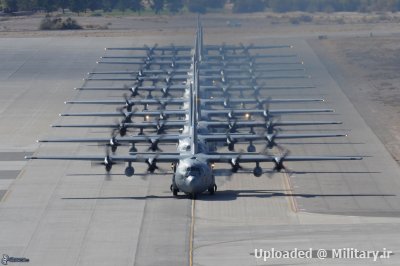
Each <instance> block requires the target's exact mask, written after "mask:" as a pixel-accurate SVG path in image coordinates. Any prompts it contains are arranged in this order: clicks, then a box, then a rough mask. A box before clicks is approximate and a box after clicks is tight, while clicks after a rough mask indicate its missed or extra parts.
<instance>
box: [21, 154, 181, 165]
mask: <svg viewBox="0 0 400 266" xmlns="http://www.w3.org/2000/svg"><path fill="white" fill-rule="evenodd" d="M186 157H187V156H182V155H180V154H179V153H160V154H157V153H138V154H132V155H126V156H120V155H109V156H108V158H109V159H111V161H114V162H117V161H119V162H146V161H148V160H149V159H155V160H157V162H166V163H169V162H176V161H178V160H179V159H182V158H186ZM105 158H106V157H105V156H101V155H80V156H63V155H51V156H46V155H43V156H25V159H28V160H74V161H98V162H102V161H104V160H105Z"/></svg>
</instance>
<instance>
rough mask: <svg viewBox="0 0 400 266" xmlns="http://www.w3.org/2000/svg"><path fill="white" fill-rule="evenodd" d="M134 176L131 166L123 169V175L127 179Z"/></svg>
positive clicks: (133, 169)
mask: <svg viewBox="0 0 400 266" xmlns="http://www.w3.org/2000/svg"><path fill="white" fill-rule="evenodd" d="M134 174H135V168H133V167H132V166H128V167H126V168H125V175H126V176H128V177H131V176H133V175H134Z"/></svg>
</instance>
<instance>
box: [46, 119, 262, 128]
mask: <svg viewBox="0 0 400 266" xmlns="http://www.w3.org/2000/svg"><path fill="white" fill-rule="evenodd" d="M187 123H188V122H187V121H186V120H178V121H170V120H165V121H163V122H161V123H157V122H151V121H150V122H135V123H121V124H66V125H52V126H51V127H77V128H79V127H83V128H118V127H126V128H156V127H164V128H168V127H183V126H184V125H186V124H187ZM264 124H265V123H264Z"/></svg>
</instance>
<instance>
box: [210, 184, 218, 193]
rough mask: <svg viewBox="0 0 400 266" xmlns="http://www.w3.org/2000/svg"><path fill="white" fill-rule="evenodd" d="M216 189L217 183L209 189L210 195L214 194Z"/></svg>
mask: <svg viewBox="0 0 400 266" xmlns="http://www.w3.org/2000/svg"><path fill="white" fill-rule="evenodd" d="M215 191H217V185H216V184H214V185H213V186H212V187H210V188H209V189H208V193H210V195H214V193H215Z"/></svg>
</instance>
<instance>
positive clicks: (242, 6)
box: [233, 0, 266, 13]
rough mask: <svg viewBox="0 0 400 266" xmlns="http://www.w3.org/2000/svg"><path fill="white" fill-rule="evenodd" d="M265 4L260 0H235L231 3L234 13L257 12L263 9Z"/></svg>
mask: <svg viewBox="0 0 400 266" xmlns="http://www.w3.org/2000/svg"><path fill="white" fill-rule="evenodd" d="M265 7H266V5H265V3H264V2H263V1H262V0H236V1H235V3H234V4H233V12H234V13H251V12H259V11H263V10H264V9H265Z"/></svg>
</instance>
